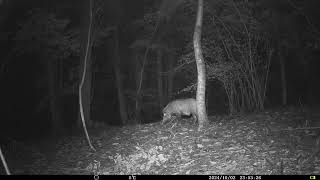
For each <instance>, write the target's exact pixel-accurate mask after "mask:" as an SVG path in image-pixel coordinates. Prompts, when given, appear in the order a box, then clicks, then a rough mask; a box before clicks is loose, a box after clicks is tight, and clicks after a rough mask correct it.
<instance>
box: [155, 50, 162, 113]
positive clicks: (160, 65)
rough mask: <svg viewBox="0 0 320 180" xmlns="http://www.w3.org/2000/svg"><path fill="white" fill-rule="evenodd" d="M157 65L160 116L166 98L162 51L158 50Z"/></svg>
mask: <svg viewBox="0 0 320 180" xmlns="http://www.w3.org/2000/svg"><path fill="white" fill-rule="evenodd" d="M157 53H158V54H157V64H158V95H159V109H160V114H161V112H162V108H163V104H164V98H163V97H164V96H163V84H162V79H163V78H162V75H161V72H162V51H161V49H158V52H157Z"/></svg>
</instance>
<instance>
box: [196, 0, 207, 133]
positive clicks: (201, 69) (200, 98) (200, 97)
mask: <svg viewBox="0 0 320 180" xmlns="http://www.w3.org/2000/svg"><path fill="white" fill-rule="evenodd" d="M202 15H203V0H198V12H197V20H196V24H195V29H194V35H193V46H194V53H195V58H196V64H197V70H198V83H197V110H198V122H199V128H198V130H200V129H202V128H203V127H204V125H205V124H206V123H207V122H208V117H207V111H206V104H205V97H206V69H205V62H204V58H203V55H202V49H201V28H202Z"/></svg>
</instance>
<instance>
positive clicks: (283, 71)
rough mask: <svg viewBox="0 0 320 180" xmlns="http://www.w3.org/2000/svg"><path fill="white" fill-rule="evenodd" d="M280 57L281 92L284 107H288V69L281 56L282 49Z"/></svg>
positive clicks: (279, 53) (279, 50) (279, 49)
mask: <svg viewBox="0 0 320 180" xmlns="http://www.w3.org/2000/svg"><path fill="white" fill-rule="evenodd" d="M278 55H279V61H280V73H281V90H282V99H281V100H282V101H281V103H282V105H283V106H285V105H287V80H286V69H285V62H284V58H283V56H282V54H281V48H280V47H279V48H278Z"/></svg>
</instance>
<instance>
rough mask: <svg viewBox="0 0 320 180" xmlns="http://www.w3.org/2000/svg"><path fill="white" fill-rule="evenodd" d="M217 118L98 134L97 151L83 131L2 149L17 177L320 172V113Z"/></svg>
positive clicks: (98, 131) (113, 129)
mask: <svg viewBox="0 0 320 180" xmlns="http://www.w3.org/2000/svg"><path fill="white" fill-rule="evenodd" d="M209 120H210V123H209V125H208V126H206V127H205V128H204V129H203V130H202V131H197V125H194V124H193V123H192V121H190V119H189V120H188V119H181V120H177V121H173V122H170V123H167V124H164V125H162V124H161V123H160V122H157V123H152V124H144V125H136V126H125V127H99V128H95V129H90V130H89V134H90V136H91V139H92V141H93V145H94V146H95V148H96V150H97V151H96V152H92V151H91V150H90V149H89V147H88V144H87V142H86V139H85V136H84V135H83V133H81V135H73V136H67V137H64V138H61V139H59V140H55V141H48V140H47V141H44V142H42V143H41V144H31V143H21V142H18V141H14V140H10V141H8V143H6V144H5V145H1V148H2V151H3V153H4V155H5V157H6V159H7V164H8V166H9V168H10V170H11V173H12V174H170V175H172V174H207V175H209V174H210V175H215V174H219V175H220V174H226V175H227V174H229V175H230V174H231V175H235V174H245V175H249V174H259V175H270V174H291V175H293V174H307V175H310V174H320V109H319V108H318V109H301V108H286V109H272V110H266V111H263V112H259V113H250V114H242V115H234V116H209ZM3 173H4V171H3V170H2V166H1V170H0V174H3Z"/></svg>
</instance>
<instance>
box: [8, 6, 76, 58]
mask: <svg viewBox="0 0 320 180" xmlns="http://www.w3.org/2000/svg"><path fill="white" fill-rule="evenodd" d="M68 25H70V20H69V19H64V18H58V17H56V15H55V14H54V13H52V12H48V11H46V10H44V9H33V10H31V11H29V13H28V17H27V20H26V21H25V22H21V23H20V29H19V30H18V32H17V34H16V36H15V38H14V40H15V41H16V44H17V46H16V48H15V52H17V53H19V54H24V53H34V52H43V53H45V54H47V55H49V56H50V57H52V58H53V59H64V58H66V57H69V56H71V55H75V54H79V51H80V43H79V30H78V29H71V28H68Z"/></svg>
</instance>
